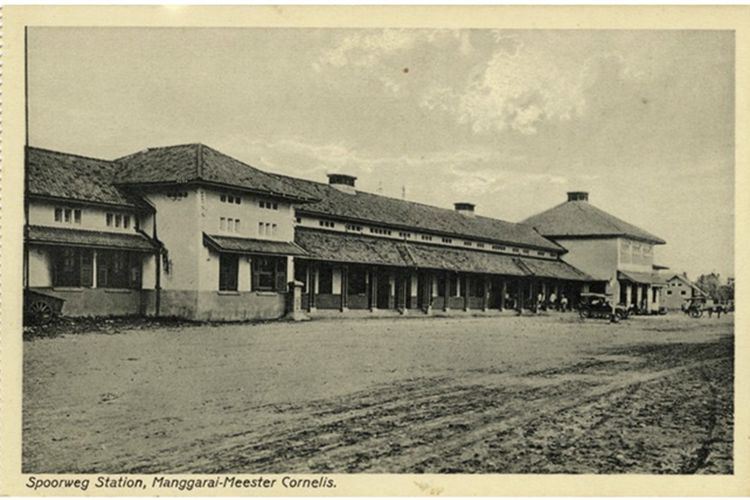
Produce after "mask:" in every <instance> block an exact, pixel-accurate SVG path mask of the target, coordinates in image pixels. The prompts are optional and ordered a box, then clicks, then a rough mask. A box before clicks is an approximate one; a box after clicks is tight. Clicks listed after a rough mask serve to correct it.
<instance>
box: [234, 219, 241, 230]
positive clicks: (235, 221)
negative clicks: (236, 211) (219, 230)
mask: <svg viewBox="0 0 750 500" xmlns="http://www.w3.org/2000/svg"><path fill="white" fill-rule="evenodd" d="M234 232H235V233H239V232H240V220H239V219H234Z"/></svg>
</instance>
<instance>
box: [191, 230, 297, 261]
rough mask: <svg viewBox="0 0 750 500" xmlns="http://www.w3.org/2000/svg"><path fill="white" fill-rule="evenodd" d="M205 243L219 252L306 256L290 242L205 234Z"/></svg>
mask: <svg viewBox="0 0 750 500" xmlns="http://www.w3.org/2000/svg"><path fill="white" fill-rule="evenodd" d="M203 243H204V244H205V245H206V246H209V247H211V248H213V249H215V250H217V251H219V252H228V253H241V254H259V255H295V256H300V255H306V253H307V252H305V251H304V250H303V249H302V248H300V247H299V245H297V244H295V243H293V242H289V241H272V240H260V239H254V238H236V237H233V236H216V235H213V234H206V233H203Z"/></svg>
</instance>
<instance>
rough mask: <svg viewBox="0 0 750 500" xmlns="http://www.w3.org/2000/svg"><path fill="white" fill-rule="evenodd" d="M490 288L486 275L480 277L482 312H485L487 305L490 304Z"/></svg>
mask: <svg viewBox="0 0 750 500" xmlns="http://www.w3.org/2000/svg"><path fill="white" fill-rule="evenodd" d="M489 295H490V286H489V279H488V276H487V275H483V276H482V311H484V312H487V304H489V302H490V297H489Z"/></svg>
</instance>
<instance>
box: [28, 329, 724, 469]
mask: <svg viewBox="0 0 750 500" xmlns="http://www.w3.org/2000/svg"><path fill="white" fill-rule="evenodd" d="M733 331H734V324H733V316H731V315H729V316H724V317H722V318H721V319H718V320H717V319H716V318H713V319H708V318H701V319H697V320H696V319H690V318H687V317H685V316H683V315H670V316H663V317H648V318H646V317H637V318H632V319H630V320H628V321H624V322H622V323H620V324H609V323H607V322H605V321H601V320H587V321H585V322H584V321H582V320H579V319H578V318H577V317H575V316H574V315H572V314H567V315H560V314H555V315H550V316H541V317H500V318H450V319H447V318H404V319H379V320H361V319H360V320H317V321H312V322H306V323H281V322H279V323H266V324H261V325H247V324H245V325H240V324H236V325H221V326H206V325H202V326H192V325H178V326H176V327H164V326H159V325H156V326H155V327H154V328H152V329H144V328H142V327H139V328H135V329H130V330H128V329H127V328H125V329H124V330H122V331H121V332H120V333H118V334H110V335H106V334H102V333H88V334H87V333H78V334H69V335H63V336H61V337H57V338H39V339H36V340H32V341H27V342H25V343H24V436H23V445H24V457H23V468H24V471H25V472H36V473H41V472H57V473H61V472H91V473H94V472H102V473H123V472H132V473H136V472H143V473H155V472H202V473H213V472H225V473H230V472H236V473H254V472H316V473H317V472H393V473H406V472H441V473H448V472H462V473H495V472H499V473H664V474H686V473H688V474H689V473H708V474H717V473H721V474H727V473H731V472H732V463H733V462H732V439H733V412H734V410H733V386H734V378H733V371H734V367H733V359H734V348H733V346H734V337H733Z"/></svg>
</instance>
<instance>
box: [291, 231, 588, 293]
mask: <svg viewBox="0 0 750 500" xmlns="http://www.w3.org/2000/svg"><path fill="white" fill-rule="evenodd" d="M294 239H295V241H296V242H297V244H299V246H301V247H302V248H303V249H305V250H306V251H307V253H308V256H309V258H312V259H316V260H322V261H330V262H342V263H351V264H374V265H387V266H395V267H421V268H425V269H436V270H446V271H460V272H473V273H483V274H502V275H506V276H538V277H542V278H557V279H566V280H576V281H579V280H580V281H584V280H590V279H591V278H590V277H589V276H588V275H586V274H584V273H582V272H581V271H579V270H577V269H576V268H574V267H573V266H571V265H569V264H566V263H565V262H562V261H559V260H554V261H553V260H542V259H531V258H518V257H512V256H510V255H502V254H496V253H491V252H482V251H478V250H465V249H462V248H448V247H443V246H438V245H428V244H423V243H413V242H406V241H400V240H392V239H388V238H377V237H372V236H361V235H352V234H345V233H335V232H332V231H320V230H317V229H308V228H301V227H298V228H297V229H296V231H295V238H294Z"/></svg>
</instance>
